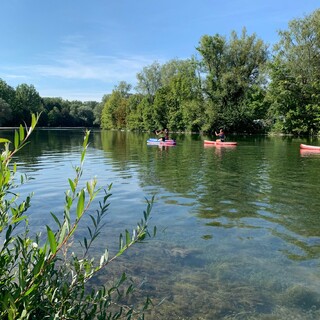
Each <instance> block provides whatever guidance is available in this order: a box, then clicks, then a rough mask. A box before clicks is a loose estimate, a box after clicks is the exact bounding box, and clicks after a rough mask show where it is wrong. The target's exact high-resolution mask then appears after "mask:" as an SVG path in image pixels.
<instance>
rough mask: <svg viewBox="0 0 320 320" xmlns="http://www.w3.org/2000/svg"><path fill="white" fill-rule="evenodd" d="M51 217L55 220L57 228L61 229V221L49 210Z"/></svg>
mask: <svg viewBox="0 0 320 320" xmlns="http://www.w3.org/2000/svg"><path fill="white" fill-rule="evenodd" d="M50 214H51V216H52V218H53V219H54V221H55V222H56V224H57V225H58V227H59V229H61V223H60V221H59V219H58V218H57V216H56V215H55V214H54V213H53V212H50Z"/></svg>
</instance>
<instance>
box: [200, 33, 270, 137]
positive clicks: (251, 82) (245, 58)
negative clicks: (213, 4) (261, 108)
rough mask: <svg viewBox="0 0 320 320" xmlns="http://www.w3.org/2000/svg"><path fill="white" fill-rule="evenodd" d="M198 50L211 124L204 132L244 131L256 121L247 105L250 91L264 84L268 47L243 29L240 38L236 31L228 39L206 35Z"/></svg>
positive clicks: (207, 125) (208, 124) (206, 126)
mask: <svg viewBox="0 0 320 320" xmlns="http://www.w3.org/2000/svg"><path fill="white" fill-rule="evenodd" d="M197 50H198V51H199V52H200V54H201V55H202V61H201V63H202V66H203V71H204V73H205V76H206V78H205V82H204V92H205V95H206V98H207V99H208V104H207V106H208V109H207V110H206V113H207V119H208V121H209V122H206V123H205V124H204V129H209V130H212V129H213V128H214V127H216V126H222V127H225V128H227V129H231V130H237V131H241V130H244V129H245V128H247V125H248V122H250V121H253V110H251V109H250V108H249V107H248V104H247V102H248V101H247V98H248V97H249V96H251V97H252V93H251V94H248V92H249V91H251V92H252V90H253V89H254V88H255V86H258V85H259V82H260V81H261V76H260V75H261V69H262V68H263V67H264V65H265V63H266V61H267V58H268V51H267V45H265V44H264V42H263V41H262V40H261V39H258V38H257V37H256V35H255V34H253V35H248V34H247V32H246V29H245V28H244V29H243V30H242V33H241V36H240V37H239V36H238V35H237V33H236V32H234V31H233V32H232V33H231V36H230V39H229V40H227V39H226V38H225V37H222V36H220V35H218V34H216V35H214V36H208V35H205V36H203V37H202V38H201V39H200V43H199V46H198V47H197Z"/></svg>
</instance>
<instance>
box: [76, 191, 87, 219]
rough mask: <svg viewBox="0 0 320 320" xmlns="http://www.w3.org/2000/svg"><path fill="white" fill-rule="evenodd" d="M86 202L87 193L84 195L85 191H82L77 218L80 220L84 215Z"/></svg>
mask: <svg viewBox="0 0 320 320" xmlns="http://www.w3.org/2000/svg"><path fill="white" fill-rule="evenodd" d="M84 200H85V193H84V190H81V191H80V195H79V199H78V204H77V217H78V219H80V218H81V216H82V214H83V209H84Z"/></svg>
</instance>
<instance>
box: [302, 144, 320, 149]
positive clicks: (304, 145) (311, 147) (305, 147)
mask: <svg viewBox="0 0 320 320" xmlns="http://www.w3.org/2000/svg"><path fill="white" fill-rule="evenodd" d="M300 149H304V150H315V151H316V150H318V151H320V146H311V145H309V144H303V143H301V144H300Z"/></svg>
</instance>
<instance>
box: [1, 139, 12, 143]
mask: <svg viewBox="0 0 320 320" xmlns="http://www.w3.org/2000/svg"><path fill="white" fill-rule="evenodd" d="M7 142H10V140H8V139H5V138H0V143H7Z"/></svg>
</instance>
